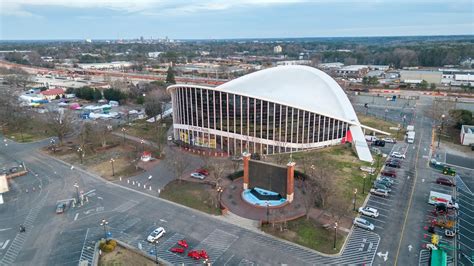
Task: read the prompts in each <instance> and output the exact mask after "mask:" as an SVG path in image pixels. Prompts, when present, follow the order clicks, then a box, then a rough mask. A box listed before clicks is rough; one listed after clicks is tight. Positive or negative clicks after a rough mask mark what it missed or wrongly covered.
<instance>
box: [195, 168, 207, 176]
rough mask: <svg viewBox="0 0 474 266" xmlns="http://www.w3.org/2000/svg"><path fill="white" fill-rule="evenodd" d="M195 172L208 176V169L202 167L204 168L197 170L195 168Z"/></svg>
mask: <svg viewBox="0 0 474 266" xmlns="http://www.w3.org/2000/svg"><path fill="white" fill-rule="evenodd" d="M196 173H200V174H201V175H205V176H208V175H209V171H207V170H206V169H204V168H200V169H197V170H196Z"/></svg>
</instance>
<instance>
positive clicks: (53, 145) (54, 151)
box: [51, 139, 56, 153]
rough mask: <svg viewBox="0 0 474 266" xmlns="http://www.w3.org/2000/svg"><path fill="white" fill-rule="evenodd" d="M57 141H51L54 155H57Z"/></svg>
mask: <svg viewBox="0 0 474 266" xmlns="http://www.w3.org/2000/svg"><path fill="white" fill-rule="evenodd" d="M55 144H56V141H55V140H54V139H51V146H52V148H53V153H56V145H55Z"/></svg>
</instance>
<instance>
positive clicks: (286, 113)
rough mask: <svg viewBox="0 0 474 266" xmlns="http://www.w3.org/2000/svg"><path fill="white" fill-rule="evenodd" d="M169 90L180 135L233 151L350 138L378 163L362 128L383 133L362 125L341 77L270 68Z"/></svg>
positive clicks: (287, 148) (288, 148) (285, 148)
mask: <svg viewBox="0 0 474 266" xmlns="http://www.w3.org/2000/svg"><path fill="white" fill-rule="evenodd" d="M168 90H169V91H170V92H171V97H172V104H173V130H174V132H173V133H174V138H175V139H176V140H177V141H178V142H180V143H181V144H183V145H189V146H194V147H204V148H209V149H212V150H215V151H216V152H225V153H227V154H230V155H238V154H241V153H242V152H244V151H247V152H250V153H260V154H274V153H283V152H292V151H300V150H307V149H314V148H320V147H325V146H329V145H337V144H340V143H341V142H342V141H343V139H344V140H348V141H352V143H353V145H354V147H355V149H356V151H357V153H358V155H359V158H360V159H361V160H363V161H372V156H371V154H370V151H369V148H368V146H367V142H366V141H365V137H364V134H363V132H362V127H364V128H367V129H369V130H373V131H377V132H380V131H378V130H376V129H372V128H369V127H366V126H363V125H361V124H360V123H359V120H358V119H357V116H356V113H355V112H354V109H353V107H352V105H351V103H350V102H349V99H348V98H347V96H346V94H345V93H344V91H343V90H342V88H341V87H340V86H339V85H338V84H337V83H336V81H335V80H333V79H332V78H331V77H330V76H328V75H327V74H325V73H324V72H322V71H320V70H318V69H316V68H312V67H308V66H300V65H297V66H279V67H274V68H268V69H265V70H261V71H258V72H254V73H252V74H249V75H246V76H243V77H240V78H237V79H234V80H232V81H229V82H227V83H224V84H222V85H220V86H218V87H215V88H212V87H205V86H198V85H187V84H182V85H180V84H177V85H172V86H170V87H168ZM349 131H350V132H351V133H350V134H348V132H349ZM348 135H350V137H347V136H348ZM349 139H350V140H349Z"/></svg>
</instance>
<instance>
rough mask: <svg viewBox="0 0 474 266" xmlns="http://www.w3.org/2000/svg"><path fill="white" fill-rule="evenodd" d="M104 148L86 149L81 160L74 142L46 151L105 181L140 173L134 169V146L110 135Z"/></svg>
mask: <svg viewBox="0 0 474 266" xmlns="http://www.w3.org/2000/svg"><path fill="white" fill-rule="evenodd" d="M107 145H109V146H108V147H106V148H99V147H95V148H93V149H92V148H88V149H87V150H86V152H85V155H84V158H83V160H82V164H81V159H80V157H79V153H78V152H77V147H78V144H77V143H76V142H74V141H73V142H71V143H66V144H65V145H63V146H62V147H60V148H59V150H58V151H56V152H55V153H53V152H52V151H51V150H47V148H46V149H45V150H47V152H48V153H49V154H50V155H53V156H56V157H58V158H59V159H61V160H63V161H66V162H68V163H71V164H74V165H80V166H81V167H83V168H85V169H86V170H88V171H93V172H95V173H97V174H98V175H100V176H102V177H104V178H105V179H107V180H116V179H118V178H119V177H128V176H134V175H137V174H139V173H141V172H142V170H141V169H140V168H137V167H135V162H134V159H135V157H136V156H138V151H137V149H136V146H135V145H131V144H125V145H123V143H122V142H121V139H120V138H119V137H115V136H113V135H111V136H110V137H109V139H108V142H107ZM111 158H114V169H113V170H114V173H115V175H112V163H111V162H110V160H111Z"/></svg>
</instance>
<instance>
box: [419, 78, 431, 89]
mask: <svg viewBox="0 0 474 266" xmlns="http://www.w3.org/2000/svg"><path fill="white" fill-rule="evenodd" d="M428 86H429V83H428V81H426V80H422V81H421V83H420V84H418V85H417V87H418V88H421V89H427V88H428Z"/></svg>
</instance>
